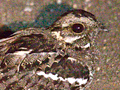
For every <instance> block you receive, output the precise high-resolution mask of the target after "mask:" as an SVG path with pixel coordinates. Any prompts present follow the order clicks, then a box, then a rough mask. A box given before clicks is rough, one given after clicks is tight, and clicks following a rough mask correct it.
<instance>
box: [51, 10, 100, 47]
mask: <svg viewBox="0 0 120 90" xmlns="http://www.w3.org/2000/svg"><path fill="white" fill-rule="evenodd" d="M99 26H100V25H99V23H98V21H97V20H96V18H95V16H94V15H93V14H91V13H89V12H87V11H84V10H81V9H79V10H71V11H68V12H66V13H64V14H63V15H61V16H60V17H59V18H58V19H57V20H56V21H55V22H54V23H53V25H51V26H50V27H49V28H50V30H51V33H52V36H53V37H54V38H56V39H57V40H58V41H63V42H64V43H65V44H66V45H71V46H72V47H75V48H89V47H90V46H91V45H92V44H93V42H94V38H95V37H96V35H97V33H98V32H99V28H100V27H99Z"/></svg>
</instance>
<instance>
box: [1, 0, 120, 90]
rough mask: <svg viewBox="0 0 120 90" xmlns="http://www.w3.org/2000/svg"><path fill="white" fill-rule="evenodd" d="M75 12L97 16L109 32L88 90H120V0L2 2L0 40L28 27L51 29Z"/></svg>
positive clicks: (103, 36) (101, 42)
mask: <svg viewBox="0 0 120 90" xmlns="http://www.w3.org/2000/svg"><path fill="white" fill-rule="evenodd" d="M71 9H84V10H86V11H89V12H91V13H93V14H94V15H95V16H96V18H97V19H98V20H99V21H100V22H102V23H103V24H104V25H105V26H106V28H107V29H108V30H109V32H104V33H102V34H99V35H98V40H97V46H96V47H97V48H98V55H99V57H100V59H99V60H98V61H97V62H96V65H95V66H96V73H95V76H94V80H93V82H92V84H91V85H90V87H88V88H87V90H119V89H120V0H0V38H3V37H8V36H9V35H10V34H12V33H13V32H15V31H17V30H20V29H24V28H27V27H48V26H50V25H51V24H52V23H53V22H54V21H55V20H56V18H57V17H58V16H60V15H61V14H63V13H64V12H66V11H67V10H71Z"/></svg>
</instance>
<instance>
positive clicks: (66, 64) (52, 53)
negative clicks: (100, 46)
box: [0, 9, 101, 90]
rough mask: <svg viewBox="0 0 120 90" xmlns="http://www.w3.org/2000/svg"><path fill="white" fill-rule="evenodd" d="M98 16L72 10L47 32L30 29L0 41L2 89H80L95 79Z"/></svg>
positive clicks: (98, 29) (0, 78) (40, 29)
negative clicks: (94, 51)
mask: <svg viewBox="0 0 120 90" xmlns="http://www.w3.org/2000/svg"><path fill="white" fill-rule="evenodd" d="M100 27H101V26H100V24H99V22H98V21H97V20H96V19H95V16H94V15H93V14H91V13H89V12H87V11H84V10H81V9H79V10H70V11H68V12H66V13H64V14H63V15H61V16H60V17H59V18H58V19H57V20H56V21H55V22H54V23H53V24H52V25H51V26H49V27H48V28H46V29H42V28H27V29H24V30H20V31H17V32H15V33H14V34H12V35H11V36H10V37H8V38H4V39H1V40H0V64H1V65H0V89H1V90H4V89H5V90H9V89H10V90H79V89H83V88H85V87H86V86H88V85H89V84H90V83H91V81H92V79H93V73H94V70H93V64H94V56H93V54H92V52H91V51H90V49H91V48H92V49H94V48H93V47H94V39H95V37H96V35H97V33H98V32H99V31H100V30H101V29H100Z"/></svg>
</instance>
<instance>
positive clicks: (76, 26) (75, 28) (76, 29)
mask: <svg viewBox="0 0 120 90" xmlns="http://www.w3.org/2000/svg"><path fill="white" fill-rule="evenodd" d="M72 30H73V31H74V32H75V33H81V32H82V31H83V30H84V26H83V25H82V24H74V25H73V26H72Z"/></svg>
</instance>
